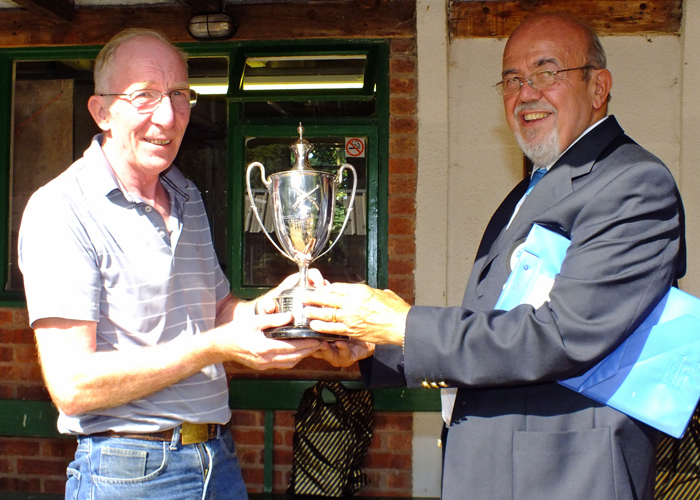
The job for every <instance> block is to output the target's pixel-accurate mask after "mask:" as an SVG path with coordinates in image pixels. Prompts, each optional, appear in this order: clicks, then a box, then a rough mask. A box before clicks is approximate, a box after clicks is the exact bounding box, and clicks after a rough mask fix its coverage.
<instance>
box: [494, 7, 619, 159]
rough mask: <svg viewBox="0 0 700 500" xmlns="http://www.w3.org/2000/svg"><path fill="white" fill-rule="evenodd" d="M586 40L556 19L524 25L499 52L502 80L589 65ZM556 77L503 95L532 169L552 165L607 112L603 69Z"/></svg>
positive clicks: (508, 116) (575, 27) (607, 81)
mask: <svg viewBox="0 0 700 500" xmlns="http://www.w3.org/2000/svg"><path fill="white" fill-rule="evenodd" d="M588 47H589V39H588V36H587V33H586V31H585V30H584V29H583V27H581V26H579V25H578V24H576V23H574V22H572V21H571V20H568V19H565V18H562V17H558V16H543V17H540V18H537V19H534V20H531V21H526V22H525V23H524V24H522V25H521V26H520V27H518V28H517V29H516V30H515V32H514V33H513V35H511V37H510V38H509V39H508V43H507V44H506V48H505V51H504V53H503V73H502V77H503V78H512V77H519V78H520V79H522V80H525V79H526V78H527V77H528V76H529V75H530V74H532V73H534V72H536V71H542V70H551V71H558V70H563V69H567V68H577V67H580V66H585V65H587V64H590V62H589V61H588V60H587V54H588ZM584 76H585V74H584V72H583V71H581V70H575V71H567V72H564V73H561V74H559V75H557V80H556V81H555V82H554V83H553V84H552V85H550V86H548V87H545V88H543V89H541V90H535V89H533V88H532V87H531V86H530V85H529V84H528V83H524V84H523V85H522V86H521V87H520V91H519V92H516V93H514V94H510V95H504V96H503V104H504V106H505V111H506V120H507V121H508V125H509V126H510V128H511V130H512V131H513V133H514V134H515V137H516V139H517V141H518V144H519V145H520V147H521V148H522V149H523V152H524V153H525V154H526V156H528V158H530V159H531V160H532V161H533V163H534V164H535V165H536V166H547V165H549V164H551V163H552V162H553V161H555V160H556V159H557V158H558V157H559V155H560V154H561V153H562V152H563V151H565V150H566V148H567V147H569V145H571V143H572V142H573V141H574V140H576V138H578V137H579V136H580V135H581V134H582V133H583V132H584V131H585V130H586V129H587V128H588V127H590V126H591V125H593V124H594V123H596V122H597V121H598V120H600V119H601V118H603V117H604V116H605V115H606V113H607V104H606V102H607V96H608V94H609V92H610V87H611V86H612V78H611V77H610V73H609V72H608V71H607V70H605V69H597V70H591V76H590V78H589V80H588V81H586V80H585V79H584Z"/></svg>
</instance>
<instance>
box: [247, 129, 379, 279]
mask: <svg viewBox="0 0 700 500" xmlns="http://www.w3.org/2000/svg"><path fill="white" fill-rule="evenodd" d="M307 140H308V141H309V142H310V143H311V144H313V145H314V149H313V151H312V152H311V154H310V155H309V161H310V162H311V165H312V167H313V168H314V169H316V170H320V171H325V172H329V173H332V174H337V173H338V168H339V167H340V166H341V165H342V164H343V163H346V162H347V163H350V164H351V165H352V166H353V167H355V170H356V171H357V176H358V179H357V192H356V195H355V203H354V207H353V210H352V212H351V214H350V218H349V220H348V223H347V226H346V228H345V231H344V233H343V234H342V235H341V236H340V240H339V241H338V243H337V244H336V245H335V246H334V247H333V249H332V250H331V251H330V252H328V253H327V254H325V255H323V256H321V257H320V258H318V259H317V260H316V261H314V263H312V267H316V268H318V269H320V270H321V273H323V276H324V277H325V278H326V279H328V280H330V281H332V282H333V281H345V282H364V281H365V280H366V273H367V271H366V248H367V243H366V241H367V231H366V224H367V222H366V221H367V217H366V199H365V198H366V196H365V194H366V187H367V182H366V178H367V168H366V161H365V157H352V158H350V157H348V158H347V159H346V152H345V151H346V148H345V138H344V137H324V138H321V137H308V138H307ZM360 140H361V141H362V143H363V144H366V140H364V138H360ZM292 143H293V140H291V139H289V138H265V139H262V138H253V137H248V138H247V140H246V165H249V164H250V163H252V162H254V161H258V162H260V163H262V164H263V165H264V166H265V175H266V176H269V175H270V174H273V173H276V172H282V171H286V170H289V169H290V168H291V167H292V165H293V162H294V154H293V153H292V152H291V151H290V149H289V146H290V144H292ZM343 177H344V179H343V182H342V183H341V185H340V187H339V188H338V190H337V192H336V209H335V210H336V213H335V220H334V225H333V230H332V231H331V237H330V239H329V241H331V242H332V241H335V240H336V239H337V238H338V234H339V230H340V228H341V226H342V224H343V221H344V220H345V216H346V214H347V205H348V203H349V201H350V194H351V192H352V182H353V181H352V172H349V171H346V172H345V174H344V176H343ZM243 182H245V180H244V181H243ZM251 187H252V189H253V193H254V196H255V204H256V206H257V207H258V213H259V214H260V217H261V219H262V220H263V223H264V225H265V229H266V230H267V232H268V233H270V235H271V236H272V238H273V239H275V242H277V240H276V236H275V234H274V233H275V228H274V224H273V222H272V214H271V210H270V207H269V206H268V205H269V193H268V191H267V189H266V188H265V186H264V185H263V183H262V180H261V179H260V171H259V170H257V169H256V170H255V171H254V172H253V175H251ZM245 207H246V212H245V213H246V219H245V234H244V268H243V286H276V285H278V284H279V283H280V282H281V281H282V280H283V279H284V278H285V277H286V276H288V275H290V274H292V273H295V272H297V271H298V268H297V266H296V264H295V263H293V262H292V261H291V260H289V259H288V258H287V257H285V256H284V255H282V254H280V252H279V251H278V250H277V249H276V248H275V247H274V246H273V245H272V244H271V243H270V242H269V241H268V239H267V237H266V236H265V233H264V232H263V231H262V228H261V227H260V224H259V223H258V221H257V219H256V218H255V215H254V214H253V212H252V209H251V208H250V203H249V201H248V200H247V199H246V200H245ZM329 244H330V243H328V244H327V245H329Z"/></svg>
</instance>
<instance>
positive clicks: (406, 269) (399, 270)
mask: <svg viewBox="0 0 700 500" xmlns="http://www.w3.org/2000/svg"><path fill="white" fill-rule="evenodd" d="M388 264H389V265H388V267H389V274H398V275H412V274H413V272H414V271H415V262H414V261H413V260H412V259H411V260H409V259H389V263H388Z"/></svg>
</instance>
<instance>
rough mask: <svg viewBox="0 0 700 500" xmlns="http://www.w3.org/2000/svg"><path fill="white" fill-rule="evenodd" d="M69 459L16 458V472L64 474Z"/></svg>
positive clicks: (49, 474) (41, 474) (42, 474)
mask: <svg viewBox="0 0 700 500" xmlns="http://www.w3.org/2000/svg"><path fill="white" fill-rule="evenodd" d="M68 463H69V461H57V460H36V459H35V460H29V459H26V458H20V459H18V460H17V474H20V475H21V474H27V475H29V474H32V475H40V476H52V475H56V476H57V475H61V474H63V475H65V473H66V467H67V466H68Z"/></svg>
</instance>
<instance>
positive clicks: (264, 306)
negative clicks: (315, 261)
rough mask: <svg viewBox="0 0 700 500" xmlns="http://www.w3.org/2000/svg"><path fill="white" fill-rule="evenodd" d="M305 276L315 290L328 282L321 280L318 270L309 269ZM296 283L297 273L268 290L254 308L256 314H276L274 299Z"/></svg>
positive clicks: (297, 279)
mask: <svg viewBox="0 0 700 500" xmlns="http://www.w3.org/2000/svg"><path fill="white" fill-rule="evenodd" d="M307 276H308V278H309V284H310V285H311V286H313V287H315V288H319V287H322V286H325V285H327V284H329V283H328V281H325V280H324V279H323V276H321V271H319V270H318V269H315V268H314V269H309V272H308V274H307ZM298 281H299V273H296V274H292V275H290V276H287V277H286V278H285V279H284V281H282V283H280V284H279V285H278V286H277V287H276V288H274V289H272V290H270V291H269V292H267V293H266V294H265V295H263V296H262V297H260V298H259V299H258V300H257V303H256V306H255V308H256V312H257V314H271V313H274V312H277V302H276V301H275V298H276V297H279V295H280V294H281V293H282V292H284V291H285V290H288V289H289V288H292V287H293V286H294V285H296V284H297V282H298Z"/></svg>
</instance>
